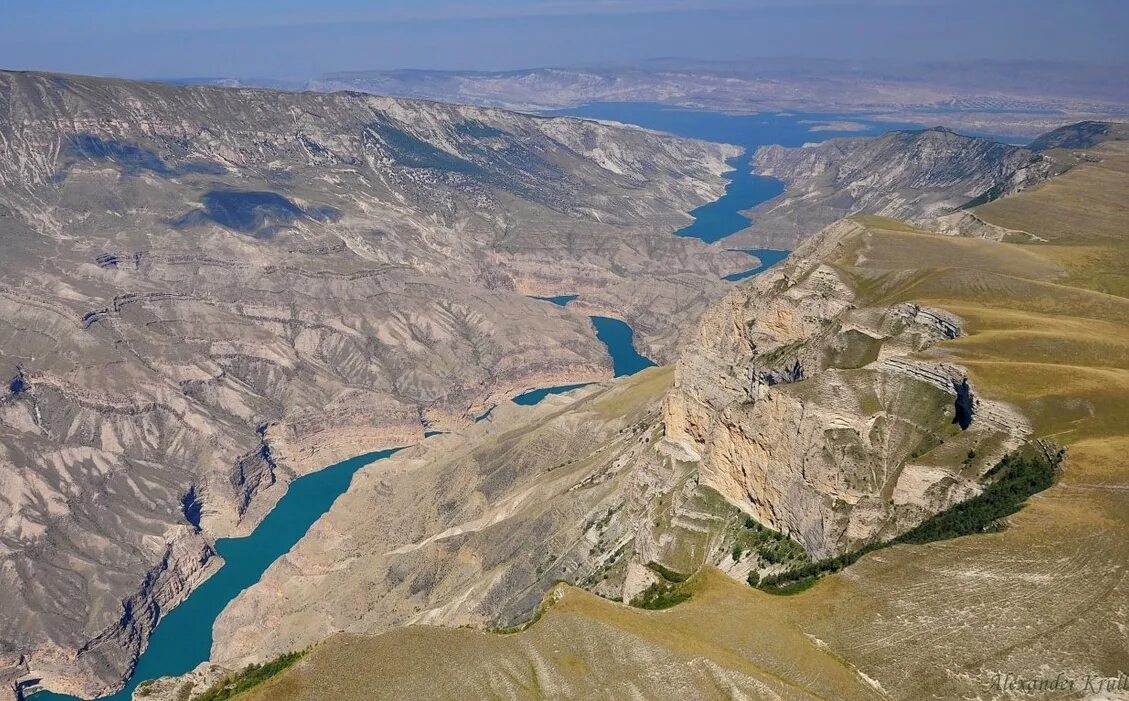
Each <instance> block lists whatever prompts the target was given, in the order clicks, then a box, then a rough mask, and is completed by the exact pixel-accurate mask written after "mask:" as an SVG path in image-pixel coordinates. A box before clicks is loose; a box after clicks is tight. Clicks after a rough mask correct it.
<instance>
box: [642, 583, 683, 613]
mask: <svg viewBox="0 0 1129 701" xmlns="http://www.w3.org/2000/svg"><path fill="white" fill-rule="evenodd" d="M689 598H690V592H688V591H686V590H685V588H684V587H683V585H682V583H680V582H675V583H670V582H655V583H654V584H652V585H651V586H649V587H647V588H646V589H644V590H643V591H641V592H639V593H638V594H636V595H635V598H634V599H632V600H631V605H632V606H634V607H636V608H641V609H649V610H651V611H659V610H662V609H668V608H670V607H671V606H675V605H677V604H681V603H682V602H683V601H686V600H687V599H689Z"/></svg>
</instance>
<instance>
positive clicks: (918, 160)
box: [730, 127, 1068, 249]
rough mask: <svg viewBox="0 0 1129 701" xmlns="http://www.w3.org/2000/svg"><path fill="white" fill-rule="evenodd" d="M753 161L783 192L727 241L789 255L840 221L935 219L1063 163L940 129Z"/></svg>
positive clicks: (772, 153) (758, 156) (760, 154)
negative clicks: (853, 218)
mask: <svg viewBox="0 0 1129 701" xmlns="http://www.w3.org/2000/svg"><path fill="white" fill-rule="evenodd" d="M1052 133H1053V132H1052ZM752 165H753V170H754V172H756V173H757V174H758V175H767V176H772V177H774V178H777V179H779V180H781V181H783V182H784V185H785V189H784V192H782V193H781V194H780V195H778V196H776V197H774V198H772V199H770V200H768V201H766V202H762V203H761V204H759V205H757V206H756V207H754V208H752V209H751V210H749V211H747V212H745V215H746V216H748V217H749V218H750V219H751V220H752V223H751V225H750V226H749V228H748V229H747V230H745V231H742V232H740V233H738V234H736V235H735V236H733V237H732V238H731V239H730V245H732V246H749V247H762V248H765V247H770V248H786V249H790V248H793V247H794V246H795V245H796V243H797V242H798V241H800V240H802V239H803V238H806V237H807V236H808V235H810V234H811V232H812V231H817V230H819V229H821V228H823V227H825V226H827V225H829V224H831V223H832V222H834V221H836V220H838V219H841V218H843V217H847V216H852V215H856V214H875V215H879V216H887V217H896V218H902V219H913V220H924V219H933V218H936V217H938V216H941V215H944V214H948V213H950V212H952V211H954V210H957V209H959V208H961V207H964V206H967V205H969V204H970V203H977V202H978V201H988V200H989V199H993V198H996V197H1000V196H1002V195H1005V194H1008V193H1012V192H1017V191H1020V190H1023V189H1024V188H1027V187H1030V186H1032V185H1034V184H1036V183H1038V182H1040V181H1042V180H1045V179H1046V178H1048V177H1051V176H1053V175H1054V174H1055V173H1057V172H1061V171H1062V170H1063V169H1064V168H1066V167H1068V164H1065V163H1062V162H1059V161H1056V160H1055V159H1054V158H1052V157H1049V156H1047V155H1046V154H1044V153H1043V152H1042V150H1041V149H1030V148H1023V147H1019V146H1012V145H1008V144H1002V143H999V142H996V141H993V140H992V139H987V138H979V137H970V136H964V135H961V134H957V133H955V132H953V131H950V130H948V129H944V128H940V127H938V128H934V129H923V130H915V131H891V132H887V133H886V134H883V135H882V136H878V137H873V138H870V137H848V138H840V139H831V140H829V141H825V142H823V143H818V144H815V143H813V144H806V145H804V146H803V147H799V148H785V147H782V146H774V145H770V146H762V147H761V148H759V149H757V151H756V153H755V154H754V155H753V159H752Z"/></svg>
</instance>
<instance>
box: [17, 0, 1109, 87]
mask: <svg viewBox="0 0 1129 701" xmlns="http://www.w3.org/2000/svg"><path fill="white" fill-rule="evenodd" d="M762 56H802V57H815V58H857V59H871V58H889V59H894V60H898V61H907V60H938V59H978V58H993V59H1000V58H1014V59H1052V60H1058V59H1072V60H1082V61H1094V62H1101V63H1129V0H947V1H942V0H791V1H786V0H701V1H699V2H694V1H690V0H683V1H681V2H679V1H676V0H377V1H375V2H361V1H360V0H302V1H299V0H274V1H272V2H263V1H257V0H242V1H235V0H2V2H0V68H12V69H38V70H55V71H66V72H73V73H93V74H102V75H120V76H128V77H148V78H174V77H204V76H215V77H220V76H224V77H226V76H235V77H271V78H274V77H292V78H305V77H312V76H314V75H318V74H321V73H325V72H329V71H337V70H363V69H377V68H459V69H486V70H489V69H505V68H521V67H534V66H574V65H585V64H588V65H591V64H601V63H603V64H607V63H621V62H630V61H636V60H640V59H646V58H655V57H687V58H698V59H736V60H740V59H748V58H755V57H762Z"/></svg>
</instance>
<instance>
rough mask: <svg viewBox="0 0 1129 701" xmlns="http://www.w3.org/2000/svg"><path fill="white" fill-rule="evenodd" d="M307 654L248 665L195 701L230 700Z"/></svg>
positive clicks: (300, 653)
mask: <svg viewBox="0 0 1129 701" xmlns="http://www.w3.org/2000/svg"><path fill="white" fill-rule="evenodd" d="M305 654H306V651H305V650H303V651H302V652H289V653H287V654H285V655H280V656H279V657H276V658H274V659H273V660H271V661H270V662H267V663H266V664H261V665H258V664H252V665H247V666H246V667H244V668H243V670H242V671H239V672H235V673H234V674H229V675H228V676H226V677H224V678H223V679H221V680H219V681H218V682H216V683H215V684H213V685H212V686H210V687H208V689H207V690H205V691H204V693H202V694H200V695H199V696H197V697H196V698H195V699H194V700H193V701H226V699H230V698H231V697H233V696H235V695H236V694H241V693H243V692H244V691H247V690H248V689H251V688H253V687H256V686H258V685H259V684H262V683H263V682H265V681H266V680H268V679H270V678H271V677H273V676H274V675H276V674H278V673H279V672H281V671H282V670H284V669H286V668H287V667H289V666H290V665H292V664H294V663H295V662H297V661H298V660H300V659H302V657H303V656H304V655H305Z"/></svg>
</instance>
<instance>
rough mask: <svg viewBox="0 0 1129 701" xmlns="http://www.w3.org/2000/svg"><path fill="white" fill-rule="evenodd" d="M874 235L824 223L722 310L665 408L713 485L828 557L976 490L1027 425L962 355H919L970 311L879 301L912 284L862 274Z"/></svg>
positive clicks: (673, 432)
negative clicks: (981, 393) (865, 243)
mask: <svg viewBox="0 0 1129 701" xmlns="http://www.w3.org/2000/svg"><path fill="white" fill-rule="evenodd" d="M864 231H865V229H864V228H863V227H862V226H861V225H859V224H857V223H855V222H852V221H849V220H848V221H843V222H839V223H837V224H834V225H832V226H831V227H828V228H827V229H826V230H824V231H823V232H821V233H820V234H818V235H817V236H816V237H814V238H812V239H811V240H809V241H808V242H806V243H805V244H804V245H802V246H801V247H800V248H799V249H798V250H797V251H796V252H795V253H794V254H793V256H792V258H791V259H790V260H789V261H788V263H787V264H785V265H784V266H781V267H780V268H778V269H774V270H772V271H770V272H769V273H766V274H765V275H764V276H762V277H760V278H758V279H757V280H756V281H754V282H753V283H752V284H750V285H748V286H745V287H742V288H740V289H739V290H736V291H734V292H733V293H732V294H730V295H729V297H728V298H727V299H726V300H725V301H724V302H723V303H721V304H720V305H719V306H718V307H716V308H715V309H713V310H711V311H710V312H709V313H708V314H707V315H706V317H705V318H704V320H703V321H702V325H701V328H700V331H699V334H698V341H697V343H695V344H693V345H692V346H690V347H689V348H688V349H687V351H686V352H685V353H684V355H683V357H682V359H681V360H680V361H679V363H678V366H677V372H676V379H675V389H674V390H673V391H672V392H671V394H670V395H669V397H668V398H667V404H666V412H665V419H664V424H665V428H666V435H667V440H669V441H674V442H678V443H679V444H681V445H682V446H683V448H684V450H685V451H686V452H687V453H691V454H694V455H696V456H697V457H698V460H699V467H698V469H699V474H700V479H701V481H702V483H703V484H705V485H708V486H710V487H712V488H714V489H716V490H717V491H718V492H720V493H721V494H723V495H725V496H726V497H727V498H728V499H729V500H730V501H731V502H732V503H734V504H736V505H739V506H740V507H741V508H742V509H744V510H746V511H747V512H749V513H751V514H752V515H753V516H755V517H756V519H757V520H758V521H760V522H761V523H764V524H766V525H769V526H771V527H772V528H775V529H778V530H781V531H783V532H785V533H788V534H790V535H792V536H794V537H796V538H798V539H799V540H800V541H801V542H802V543H803V544H804V546H805V547H806V548H807V550H808V551H809V552H810V553H811V554H812V555H813V556H818V557H823V556H827V555H832V554H836V553H839V552H843V551H845V550H847V549H850V548H854V547H857V546H859V545H862V544H865V543H867V542H871V541H873V540H875V539H879V538H884V537H890V536H893V535H896V534H898V533H901V532H903V531H905V530H907V529H908V528H910V527H912V526H913V525H916V524H917V523H919V522H920V521H922V520H924V519H925V518H926V517H928V516H930V515H932V514H934V513H937V512H938V511H941V510H943V509H945V508H947V507H948V506H950V505H952V504H953V503H955V502H958V501H962V500H964V499H967V498H968V497H969V496H971V495H973V494H975V493H977V492H978V491H979V487H978V486H977V478H978V477H979V475H980V474H981V473H982V472H984V471H985V470H986V469H988V468H989V467H990V466H991V465H993V464H994V463H995V461H996V460H998V459H999V458H1000V457H1001V456H1002V455H1003V454H1004V453H1006V452H1007V451H1008V450H1010V449H1012V448H1014V447H1015V446H1016V445H1017V444H1018V443H1019V442H1020V441H1021V440H1022V438H1023V437H1024V436H1025V435H1026V434H1027V433H1028V432H1029V427H1028V426H1027V424H1026V422H1025V420H1024V419H1023V418H1022V417H1021V416H1019V415H1018V414H1017V413H1016V412H1015V411H1014V410H1012V409H1010V408H1009V407H1007V406H1004V405H1002V404H1000V403H998V402H992V401H987V400H984V399H981V398H979V397H977V396H976V392H975V387H971V386H970V385H969V380H968V377H967V373H966V372H965V371H964V370H963V369H962V368H961V367H960V366H958V365H954V364H950V363H944V362H940V363H938V362H932V361H923V360H918V359H916V358H915V354H917V353H919V352H920V351H923V350H925V349H927V348H929V347H930V346H932V345H933V344H935V343H936V342H937V341H940V340H944V339H951V338H955V337H957V336H958V335H959V334H960V333H961V321H960V319H958V318H956V317H955V316H953V315H952V314H949V313H947V312H945V311H943V310H938V309H928V308H922V307H920V306H918V305H915V304H911V303H892V304H891V303H883V302H880V301H879V302H876V300H877V299H879V298H880V296H881V295H880V292H879V290H878V289H876V286H878V287H881V288H887V287H889V286H896V285H898V284H900V283H903V282H905V281H904V280H901V281H899V280H897V277H898V275H897V274H896V273H893V274H891V275H890V276H889V278H888V279H884V280H881V281H876V280H874V279H870V278H864V277H860V276H858V275H856V274H855V271H854V270H853V269H852V268H853V265H854V264H855V262H856V260H857V259H858V258H859V257H861V256H863V255H865V254H864V252H863V248H862V238H861V237H860V234H862V233H863V232H864Z"/></svg>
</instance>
